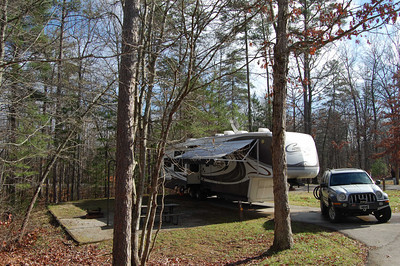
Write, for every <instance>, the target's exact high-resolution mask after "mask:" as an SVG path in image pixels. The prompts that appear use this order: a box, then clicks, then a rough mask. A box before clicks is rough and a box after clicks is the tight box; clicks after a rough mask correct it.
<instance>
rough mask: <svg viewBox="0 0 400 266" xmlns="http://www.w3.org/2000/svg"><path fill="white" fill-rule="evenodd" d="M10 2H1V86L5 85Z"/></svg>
mask: <svg viewBox="0 0 400 266" xmlns="http://www.w3.org/2000/svg"><path fill="white" fill-rule="evenodd" d="M7 6H8V0H0V86H1V84H2V83H3V73H4V67H3V66H2V65H3V63H4V55H5V46H6V45H5V44H6V40H5V39H6V28H7V20H8V19H7Z"/></svg>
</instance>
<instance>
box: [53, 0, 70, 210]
mask: <svg viewBox="0 0 400 266" xmlns="http://www.w3.org/2000/svg"><path fill="white" fill-rule="evenodd" d="M66 17H67V9H66V0H63V2H62V7H61V22H60V37H59V38H60V39H59V44H58V64H57V65H58V69H57V88H56V107H55V109H56V116H55V118H54V124H55V128H54V146H56V147H57V146H58V145H59V143H60V133H61V125H60V123H61V120H60V114H61V113H60V112H61V90H62V86H63V80H62V79H63V73H62V71H63V70H62V68H63V64H62V59H63V57H64V26H65V25H64V24H65V19H66ZM57 180H58V173H57V161H55V162H54V166H53V202H54V203H57V201H58V200H59V197H60V196H59V195H57Z"/></svg>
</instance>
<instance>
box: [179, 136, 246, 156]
mask: <svg viewBox="0 0 400 266" xmlns="http://www.w3.org/2000/svg"><path fill="white" fill-rule="evenodd" d="M252 141H253V139H246V140H236V141H225V142H222V143H217V144H212V143H210V144H207V145H202V146H200V147H197V148H193V149H190V150H187V151H186V152H185V153H184V154H182V155H179V156H177V157H175V159H183V160H213V159H219V158H222V157H224V156H226V155H228V154H231V153H234V152H235V151H237V150H240V149H242V148H244V147H245V146H247V145H249V144H250V143H251V142H252Z"/></svg>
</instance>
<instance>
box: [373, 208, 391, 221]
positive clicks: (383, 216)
mask: <svg viewBox="0 0 400 266" xmlns="http://www.w3.org/2000/svg"><path fill="white" fill-rule="evenodd" d="M374 215H375V218H376V219H377V220H378V221H379V222H380V223H386V222H387V221H389V220H390V218H391V217H392V210H391V209H390V207H386V208H384V209H382V210H379V211H376V212H374Z"/></svg>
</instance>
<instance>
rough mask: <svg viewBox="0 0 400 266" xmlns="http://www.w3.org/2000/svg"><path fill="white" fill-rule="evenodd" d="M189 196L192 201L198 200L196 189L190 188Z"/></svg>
mask: <svg viewBox="0 0 400 266" xmlns="http://www.w3.org/2000/svg"><path fill="white" fill-rule="evenodd" d="M189 195H190V197H191V198H192V199H195V198H196V189H194V188H191V187H190V188H189Z"/></svg>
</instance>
